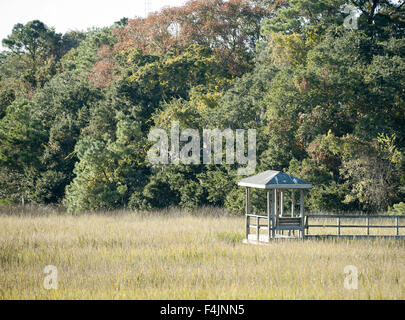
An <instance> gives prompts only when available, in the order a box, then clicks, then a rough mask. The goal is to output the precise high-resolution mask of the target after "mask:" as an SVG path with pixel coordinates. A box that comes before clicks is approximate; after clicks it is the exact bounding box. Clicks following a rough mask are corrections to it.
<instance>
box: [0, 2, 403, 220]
mask: <svg viewBox="0 0 405 320" xmlns="http://www.w3.org/2000/svg"><path fill="white" fill-rule="evenodd" d="M347 5H351V6H352V10H356V12H357V13H358V15H357V16H358V20H357V29H356V28H347V26H345V19H346V18H347V16H348V14H347V13H345V8H346V7H347ZM353 8H354V9H353ZM404 10H405V5H404V2H403V1H393V0H351V1H349V0H291V1H287V0H229V1H223V0H204V1H202V0H192V1H189V2H188V3H186V4H185V5H184V6H182V7H178V8H167V9H164V10H162V11H160V12H156V13H153V14H150V15H149V16H148V17H147V18H135V19H127V18H123V19H122V20H120V21H118V22H116V23H115V24H114V25H112V26H110V27H105V28H101V29H92V30H88V31H86V32H68V33H65V34H58V33H56V32H55V30H54V29H53V28H51V27H48V26H46V25H45V24H44V23H43V22H41V21H32V22H29V23H27V24H25V25H23V24H16V25H15V26H14V28H13V30H12V33H11V34H10V35H9V36H8V37H7V38H6V39H4V40H3V47H5V48H6V50H4V51H2V52H1V53H0V203H3V204H8V203H20V202H21V201H23V202H25V203H34V204H57V205H61V206H64V207H66V208H67V209H68V210H69V211H71V212H80V211H86V210H109V209H115V208H122V207H128V208H132V209H155V208H166V207H170V206H179V207H186V208H193V207H199V206H204V205H211V206H225V207H226V208H228V210H229V211H231V212H235V213H241V212H243V206H244V191H243V190H241V189H240V188H238V187H237V183H236V182H237V181H238V180H239V179H241V177H240V176H238V175H237V169H238V167H237V166H236V165H227V164H222V165H214V164H212V165H184V164H171V165H169V166H159V165H152V164H151V163H150V162H149V161H148V157H147V154H148V150H149V148H150V147H151V145H152V144H151V142H150V141H148V134H149V133H150V131H151V130H153V129H154V128H164V129H167V130H168V131H169V130H170V126H171V123H172V122H173V121H176V122H178V123H179V124H180V127H181V128H193V129H199V130H201V131H202V130H203V129H210V128H219V129H222V130H223V129H227V128H231V129H246V130H249V129H255V130H256V131H257V169H256V170H257V172H261V171H265V170H269V169H273V170H281V171H285V172H288V173H290V174H293V175H295V176H297V177H299V178H301V179H304V180H307V181H310V182H312V183H313V185H314V188H313V190H312V191H311V192H310V193H309V194H308V195H307V204H308V207H309V209H310V210H313V211H317V210H318V211H319V210H322V211H353V210H362V211H367V212H377V211H379V212H382V211H387V210H390V211H392V212H396V213H401V212H404V211H405V204H404V203H403V202H401V201H404V195H405V157H404V150H405V149H404V148H405V125H404V124H405V101H404V100H405V94H404V90H405V89H404V88H405V60H404V56H405V39H404V33H405V12H404ZM264 196H265V195H264V194H262V193H260V192H253V194H252V203H253V206H254V208H255V209H256V210H261V209H263V207H264V205H265V203H266V202H265V201H264Z"/></svg>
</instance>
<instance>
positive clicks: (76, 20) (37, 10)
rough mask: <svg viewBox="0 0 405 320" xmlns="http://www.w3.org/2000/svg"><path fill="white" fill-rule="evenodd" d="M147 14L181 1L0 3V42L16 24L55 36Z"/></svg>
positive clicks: (15, 0)
mask: <svg viewBox="0 0 405 320" xmlns="http://www.w3.org/2000/svg"><path fill="white" fill-rule="evenodd" d="M146 2H148V3H149V5H147V7H148V8H149V11H158V10H160V9H161V8H163V7H167V6H170V7H176V6H180V5H182V4H184V3H185V2H186V1H185V0H0V40H1V39H4V38H6V37H7V36H8V35H9V34H10V33H11V31H12V29H13V26H14V25H15V24H17V23H23V24H25V23H27V22H29V21H32V20H41V21H42V22H44V23H45V24H46V25H47V26H48V27H54V28H55V29H56V32H59V33H65V32H66V31H69V30H87V29H88V28H91V27H106V26H110V25H112V24H113V23H114V22H115V21H119V20H120V19H121V18H123V17H127V18H134V17H136V16H138V17H144V16H145V3H146Z"/></svg>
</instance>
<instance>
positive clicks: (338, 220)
mask: <svg viewBox="0 0 405 320" xmlns="http://www.w3.org/2000/svg"><path fill="white" fill-rule="evenodd" d="M337 224H338V229H337V232H338V236H340V218H338V219H337Z"/></svg>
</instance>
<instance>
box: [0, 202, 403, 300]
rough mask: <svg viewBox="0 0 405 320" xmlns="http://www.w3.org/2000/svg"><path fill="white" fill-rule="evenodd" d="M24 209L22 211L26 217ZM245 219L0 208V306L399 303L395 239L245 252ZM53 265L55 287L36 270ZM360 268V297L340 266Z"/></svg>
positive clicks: (216, 214)
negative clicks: (20, 302) (44, 302)
mask: <svg viewBox="0 0 405 320" xmlns="http://www.w3.org/2000/svg"><path fill="white" fill-rule="evenodd" d="M24 210H25V211H24ZM243 230H244V219H243V218H242V217H232V216H223V212H222V211H221V210H216V209H209V208H205V209H201V210H198V211H192V212H188V211H178V210H174V209H173V210H167V211H162V212H155V213H149V214H146V213H137V212H127V211H119V212H104V213H98V214H84V215H80V216H73V215H68V214H66V213H63V212H60V211H58V210H56V209H52V208H42V209H36V208H14V209H11V208H9V209H1V210H0V298H1V299H404V298H405V267H404V266H405V250H404V249H405V244H404V241H397V240H356V241H350V240H327V241H318V240H316V241H315V240H311V241H305V242H303V241H299V240H296V241H284V242H275V243H271V244H269V245H267V246H252V245H243V244H242V238H243ZM47 265H55V266H56V267H57V268H58V272H59V273H58V289H57V290H50V291H48V290H45V289H44V286H43V281H44V278H45V276H46V275H45V274H44V273H43V270H44V268H45V266H47ZM347 265H354V266H356V267H357V268H358V271H359V287H358V290H347V289H345V287H344V279H345V277H346V275H345V274H344V268H345V266H347Z"/></svg>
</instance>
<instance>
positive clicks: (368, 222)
mask: <svg viewBox="0 0 405 320" xmlns="http://www.w3.org/2000/svg"><path fill="white" fill-rule="evenodd" d="M366 221H367V235H368V236H369V235H370V218H369V217H367V220H366Z"/></svg>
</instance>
